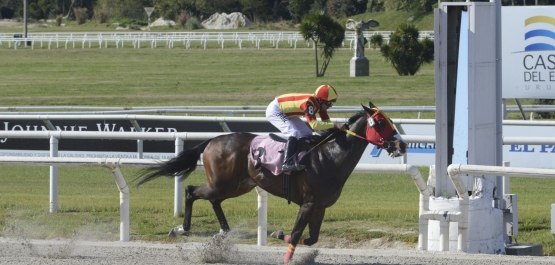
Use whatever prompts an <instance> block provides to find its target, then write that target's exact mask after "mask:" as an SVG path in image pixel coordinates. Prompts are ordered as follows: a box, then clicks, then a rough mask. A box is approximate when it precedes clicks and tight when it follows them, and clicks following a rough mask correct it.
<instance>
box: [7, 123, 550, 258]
mask: <svg viewBox="0 0 555 265" xmlns="http://www.w3.org/2000/svg"><path fill="white" fill-rule="evenodd" d="M97 118H98V117H97ZM189 118H192V117H189ZM216 118H217V117H216ZM221 134H222V133H187V132H182V133H167V132H166V133H149V132H129V133H126V132H72V131H0V137H1V138H23V139H49V140H50V156H51V157H49V158H35V157H0V163H2V164H16V165H26V166H27V165H37V166H38V165H49V166H50V211H51V212H55V211H56V209H57V207H58V206H57V204H58V200H57V196H58V194H57V193H58V188H57V186H58V180H57V179H58V171H57V167H58V166H80V165H97V166H103V167H107V168H108V169H110V171H111V173H112V175H113V177H114V179H115V181H116V184H117V186H118V189H120V240H121V241H128V240H129V190H128V188H127V184H126V183H125V180H124V179H123V176H122V174H121V171H120V170H119V168H120V167H124V166H134V167H146V166H149V165H152V164H154V163H156V161H155V160H147V159H107V158H60V157H57V155H58V144H59V140H60V139H111V140H118V139H119V140H166V141H175V153H176V154H177V153H179V152H181V151H182V149H183V141H185V140H205V139H210V138H213V137H215V136H217V135H221ZM261 135H267V134H264V133H262V134H261ZM403 137H404V139H405V140H406V141H407V142H435V137H434V136H421V135H412V136H411V135H404V136H403ZM503 144H552V145H553V144H555V138H553V137H526V138H523V137H504V138H503ZM465 167H466V166H464V165H461V166H460V167H459V168H460V169H461V170H460V172H456V173H457V174H461V173H467V174H468V173H473V174H491V175H497V174H504V175H507V176H517V175H518V176H536V177H537V176H547V175H549V176H551V175H550V174H553V175H555V170H549V169H547V170H544V169H531V168H502V169H500V170H499V171H496V173H492V171H491V170H492V168H494V167H486V169H487V170H489V171H488V172H486V173H481V172H482V171H479V172H478V171H476V170H485V169H483V168H481V167H479V166H476V168H470V169H466V168H465ZM199 168H202V167H200V164H199ZM496 169H497V168H496ZM464 170H475V171H469V172H467V171H464ZM354 172H357V173H377V172H390V173H409V174H410V175H411V177H412V179H413V180H414V181H415V184H416V186H417V188H418V190H419V192H420V197H421V199H420V215H419V216H420V219H421V220H420V222H421V226H420V228H419V231H420V232H419V238H420V239H421V240H419V242H421V243H419V248H420V249H427V245H426V244H427V243H425V242H427V238H426V237H427V226H426V228H424V227H423V225H422V223H425V222H427V221H428V220H438V221H440V222H449V221H454V222H459V223H460V226H459V227H460V232H459V233H460V235H459V237H460V238H461V237H462V239H460V240H463V241H462V242H464V236H465V235H467V231H465V230H464V229H465V220H467V217H468V216H467V209H466V210H465V208H464V205H465V204H464V202H465V201H464V200H465V196H467V197H468V194H467V193H466V188H465V187H464V184H462V182H461V181H460V179H458V178H457V177H456V176H454V175H453V174H452V172H455V171H453V170H450V171H449V174H450V176H451V175H453V176H451V179H452V181H453V183H454V185H455V187H456V188H457V191H458V192H459V195H460V196H461V198H462V200H463V202H462V203H461V212H460V213H450V214H448V215H447V218H446V215H443V214H439V213H435V212H431V211H429V208H428V207H427V206H426V205H427V204H426V202H429V197H430V196H431V195H432V194H431V193H430V191H429V190H428V187H427V184H426V182H425V181H424V179H423V178H422V176H421V174H420V172H418V169H416V168H415V167H414V166H412V165H409V164H400V165H379V164H377V165H376V164H371V165H370V164H359V165H357V167H356V168H355V171H354ZM532 172H533V173H532ZM538 172H539V173H538ZM178 178H179V177H176V178H175V188H174V198H175V199H174V213H175V215H179V214H181V208H182V199H183V198H182V189H183V187H182V183H181V182H179V181H178ZM463 191H464V192H463ZM257 192H258V196H259V197H258V201H259V206H258V212H259V216H258V218H259V219H258V222H259V223H258V244H259V245H265V244H266V228H267V225H266V222H267V220H266V218H267V217H266V215H267V206H266V204H267V194H266V193H265V192H264V191H263V190H261V189H257ZM465 211H466V212H465ZM465 214H466V216H465ZM453 216H457V217H453ZM466 224H467V223H466ZM447 227H448V226H447ZM443 232H445V231H443ZM445 242H447V244H448V234H447V237H446V238H445V234H443V233H442V244H443V245H442V246H444V244H446V243H445ZM460 246H461V249H460V250H461V251H464V250H465V248H464V246H462V245H460ZM446 249H447V250H448V247H447V248H443V249H442V250H446Z"/></svg>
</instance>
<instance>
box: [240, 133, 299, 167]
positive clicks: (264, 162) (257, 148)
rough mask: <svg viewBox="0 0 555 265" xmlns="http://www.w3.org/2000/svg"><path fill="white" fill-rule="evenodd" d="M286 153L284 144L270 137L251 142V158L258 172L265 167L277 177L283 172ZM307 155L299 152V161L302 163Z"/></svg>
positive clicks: (260, 137) (255, 139) (262, 137)
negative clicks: (302, 159)
mask: <svg viewBox="0 0 555 265" xmlns="http://www.w3.org/2000/svg"><path fill="white" fill-rule="evenodd" d="M299 144H300V143H299ZM284 153H285V143H284V142H278V141H275V140H273V139H272V138H271V137H268V136H256V137H255V138H254V139H253V140H252V142H251V147H250V155H249V157H250V159H251V162H252V164H253V165H254V168H255V169H256V170H260V169H261V167H264V168H266V169H268V170H270V172H272V174H274V175H276V176H277V175H279V174H281V172H282V171H281V167H282V165H283V157H284ZM305 154H306V152H305V151H301V152H299V154H298V155H297V157H296V159H297V161H300V160H301V158H302V157H303V156H304V155H305Z"/></svg>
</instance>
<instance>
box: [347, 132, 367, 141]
mask: <svg viewBox="0 0 555 265" xmlns="http://www.w3.org/2000/svg"><path fill="white" fill-rule="evenodd" d="M343 131H344V132H346V133H348V134H350V135H352V136H354V137H358V138H360V139H362V140H364V141H368V140H367V139H366V138H364V137H362V136H360V135H358V134H356V133H355V132H353V131H350V130H347V129H344V130H343Z"/></svg>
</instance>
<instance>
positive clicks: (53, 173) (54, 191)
mask: <svg viewBox="0 0 555 265" xmlns="http://www.w3.org/2000/svg"><path fill="white" fill-rule="evenodd" d="M57 156H58V138H56V137H55V136H50V157H57ZM56 210H58V166H50V212H51V213H53V212H56Z"/></svg>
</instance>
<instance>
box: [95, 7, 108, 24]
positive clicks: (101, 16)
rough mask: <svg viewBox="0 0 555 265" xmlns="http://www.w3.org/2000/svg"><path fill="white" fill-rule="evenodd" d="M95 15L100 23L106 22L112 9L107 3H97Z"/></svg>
mask: <svg viewBox="0 0 555 265" xmlns="http://www.w3.org/2000/svg"><path fill="white" fill-rule="evenodd" d="M94 17H95V18H96V21H97V22H98V24H103V23H106V22H107V21H108V19H109V18H110V9H109V8H108V7H107V6H106V5H105V4H104V5H102V6H100V5H97V6H96V7H95V8H94Z"/></svg>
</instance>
